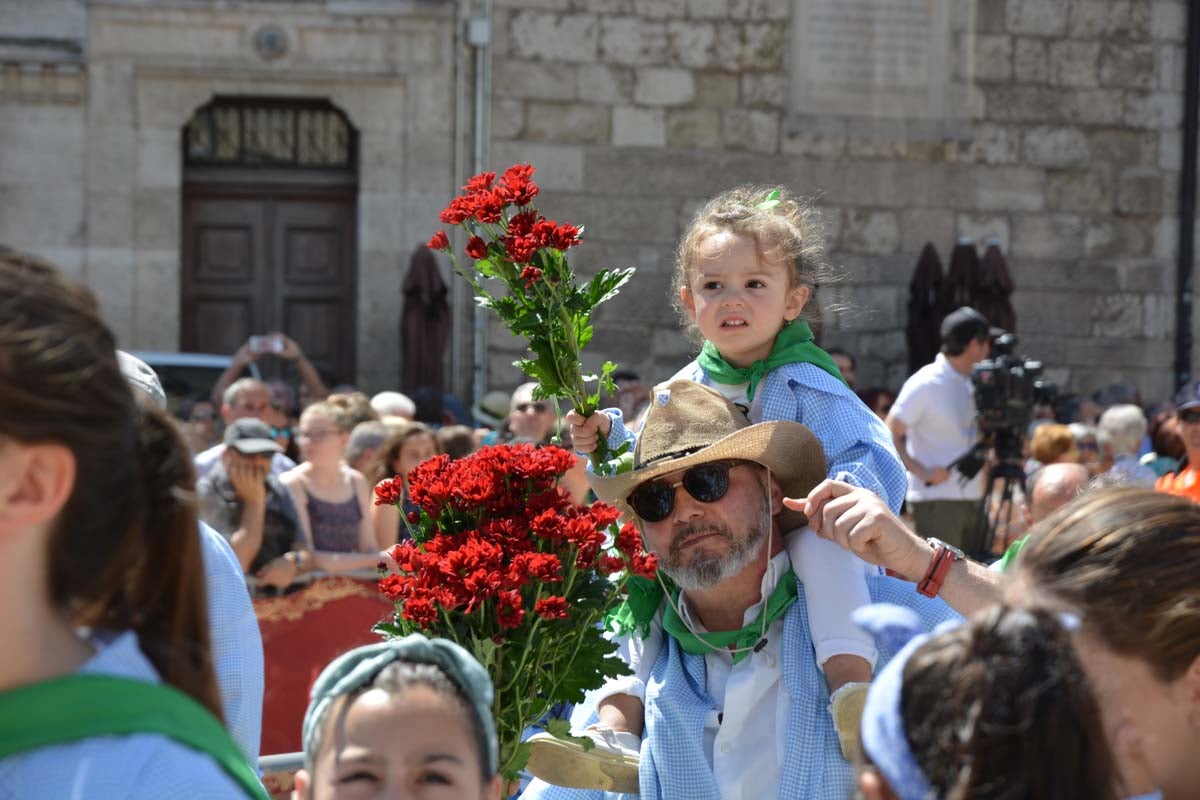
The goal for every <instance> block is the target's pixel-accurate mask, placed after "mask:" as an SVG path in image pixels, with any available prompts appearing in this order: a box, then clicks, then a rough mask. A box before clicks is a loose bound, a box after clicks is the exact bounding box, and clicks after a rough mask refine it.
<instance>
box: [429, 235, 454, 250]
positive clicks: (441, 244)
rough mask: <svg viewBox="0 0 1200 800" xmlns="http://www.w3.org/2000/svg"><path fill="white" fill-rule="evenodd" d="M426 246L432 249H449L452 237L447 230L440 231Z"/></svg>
mask: <svg viewBox="0 0 1200 800" xmlns="http://www.w3.org/2000/svg"><path fill="white" fill-rule="evenodd" d="M425 246H426V247H428V248H429V249H430V250H449V249H450V237H449V236H447V235H446V232H445V231H438V232H437V233H435V234H434V235H433V238H432V239H430V240H429V241H428V242H426V243H425Z"/></svg>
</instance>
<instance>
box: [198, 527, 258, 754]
mask: <svg viewBox="0 0 1200 800" xmlns="http://www.w3.org/2000/svg"><path fill="white" fill-rule="evenodd" d="M200 550H201V552H202V553H203V554H204V588H205V589H206V590H207V592H208V629H209V638H210V639H211V640H212V660H213V670H214V672H216V674H217V684H218V687H219V688H220V690H221V709H222V710H223V711H224V715H225V727H226V728H228V729H229V733H230V735H232V736H233V740H234V741H235V742H237V743H238V746H240V747H241V748H242V752H244V753H245V754H246V758H247V759H248V760H249V761H250V763H251V764H252V765H254V766H256V767H257V766H258V745H259V742H260V741H261V739H262V707H263V646H262V634H261V633H260V632H259V629H258V618H257V617H255V616H254V605H253V603H251V601H250V593H249V592H248V591H247V590H246V579H245V577H244V576H243V575H242V565H241V564H240V563H239V562H238V559H237V556H236V555H234V552H233V548H232V547H231V546H230V545H229V542H227V541H225V537H223V536H221V534H219V533H217V532H216V531H215V530H213V529H212V528H210V527H209V526H208V525H205V524H204V523H203V522H201V523H200Z"/></svg>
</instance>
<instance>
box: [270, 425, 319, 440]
mask: <svg viewBox="0 0 1200 800" xmlns="http://www.w3.org/2000/svg"><path fill="white" fill-rule="evenodd" d="M271 438H272V439H290V438H292V429H291V428H276V427H272V428H271ZM310 438H311V437H310Z"/></svg>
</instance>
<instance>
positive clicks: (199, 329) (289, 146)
mask: <svg viewBox="0 0 1200 800" xmlns="http://www.w3.org/2000/svg"><path fill="white" fill-rule="evenodd" d="M354 149H355V148H354V135H353V130H352V129H351V128H350V126H349V123H348V122H347V121H346V120H345V118H344V116H342V115H341V113H340V112H339V111H337V110H336V109H334V108H332V107H331V106H329V105H328V104H299V105H298V104H295V103H292V102H288V103H283V102H278V101H272V100H245V99H240V98H239V99H230V100H215V101H214V102H213V103H211V104H209V105H208V106H205V107H204V108H202V109H201V110H200V111H198V112H197V113H196V116H195V117H193V119H192V121H191V122H190V123H189V125H188V128H187V129H186V130H185V135H184V158H185V161H184V164H185V169H184V190H183V236H182V240H183V252H182V265H183V275H182V280H181V286H182V298H181V300H182V314H181V336H180V340H181V343H182V347H183V349H184V350H185V351H194V352H211V353H233V352H234V351H236V350H237V348H238V347H240V346H241V345H242V344H243V343H244V342H245V341H246V339H247V338H248V337H250V336H251V335H253V334H264V333H268V332H271V331H276V330H278V331H283V332H284V333H286V334H287V335H288V336H291V337H292V338H293V339H295V340H296V342H297V343H299V345H300V346H301V347H302V348H303V349H304V352H305V353H306V354H307V356H308V358H309V359H310V360H311V361H312V362H313V364H314V365H315V366H316V367H317V368H318V369H319V370H321V371H322V372H323V373H324V374H325V375H326V377H327V379H328V380H330V381H332V382H334V383H338V382H353V380H354V377H355V368H356V363H355V330H356V325H355V306H356V303H355V286H356V267H355V253H356V250H357V247H356V241H355V230H356V216H357V214H356V205H357V194H358V186H357V179H356V174H355V170H354ZM260 366H261V367H262V368H263V371H264V373H265V374H267V375H273V374H279V368H280V367H281V366H282V365H281V364H279V363H278V360H277V359H262V360H261V361H260Z"/></svg>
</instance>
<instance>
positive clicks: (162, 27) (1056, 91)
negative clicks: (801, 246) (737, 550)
mask: <svg viewBox="0 0 1200 800" xmlns="http://www.w3.org/2000/svg"><path fill="white" fill-rule="evenodd" d="M856 2H858V0H856ZM810 4H811V5H810ZM859 4H860V5H864V4H865V5H866V6H871V5H872V4H874V5H876V6H888V5H905V4H904V3H903V2H898V3H891V4H889V3H884V2H878V1H877V0H871V2H867V0H863V2H861V3H859ZM814 5H818V3H817V0H495V4H494V7H492V8H491V26H490V32H491V48H490V66H491V80H490V87H491V91H490V95H489V96H488V97H487V108H488V110H489V117H488V118H487V120H486V123H487V125H486V130H487V131H488V134H489V135H488V138H487V141H486V142H485V144H486V147H487V150H488V162H489V163H490V164H491V165H492V166H493V167H494V168H499V169H503V168H504V167H505V166H507V165H508V164H511V163H514V162H516V161H529V162H531V163H533V164H535V165H536V166H537V167H538V179H539V181H540V183H541V185H542V187H543V194H542V198H541V205H542V206H543V208H544V209H545V211H546V212H547V213H548V214H549V215H550V216H553V217H555V218H557V219H569V220H571V221H573V222H577V223H582V224H584V225H586V232H585V241H586V243H585V245H584V246H582V247H580V248H579V249H578V250H577V251H572V259H573V263H575V264H576V266H577V267H578V268H580V269H582V270H584V271H587V270H589V269H592V268H595V267H597V266H636V267H637V268H638V274H637V275H636V276H635V278H634V283H633V284H632V285H631V287H630V288H628V289H627V290H625V291H624V292H623V293H622V294H621V295H620V296H618V297H617V298H616V299H615V300H614V301H613V302H612V303H610V304H609V305H608V306H607V307H605V309H604V310H603V311H602V312H601V314H600V316H599V319H598V324H597V335H596V338H595V340H594V345H593V347H594V352H593V354H592V355H591V356H589V358H590V359H594V361H595V362H596V363H599V361H600V360H602V359H604V358H611V359H613V360H616V361H618V362H620V363H621V364H622V365H624V366H628V367H630V368H633V369H635V370H637V371H638V372H640V373H641V374H642V375H643V376H644V377H648V378H652V379H657V378H663V377H666V376H667V375H669V374H671V373H672V372H673V371H674V370H675V369H676V368H678V367H679V366H680V365H682V364H683V363H684V361H686V360H687V358H688V357H689V356H690V355H691V353H692V351H693V350H692V345H691V343H689V342H688V341H687V340H686V338H684V337H683V336H682V335H681V334H680V333H679V325H678V321H677V320H676V318H675V316H674V313H673V312H672V310H671V307H670V303H669V297H668V288H669V284H670V280H671V270H672V268H673V247H674V244H675V243H676V241H677V240H678V237H679V235H680V233H681V232H682V230H683V228H684V226H685V225H686V223H687V220H688V219H689V217H690V215H691V214H692V213H693V212H694V210H695V209H696V208H697V206H698V205H699V204H700V203H701V202H703V200H704V199H706V198H707V197H709V196H711V195H712V194H714V193H716V192H717V191H720V190H721V189H724V188H727V187H729V186H731V185H734V184H737V183H743V182H757V183H782V184H785V185H787V186H789V187H791V188H792V189H794V190H795V191H797V192H800V193H802V194H805V195H809V196H812V197H814V198H815V200H816V203H817V205H818V207H819V208H820V210H821V212H822V215H823V219H824V223H825V231H826V240H827V248H828V251H829V255H830V257H831V260H832V261H833V262H834V263H835V264H836V265H838V266H839V267H840V269H841V272H842V275H843V280H842V281H841V283H840V284H838V285H837V286H830V287H823V288H822V290H821V303H822V305H823V306H825V307H826V311H825V313H824V314H823V315H822V317H823V337H824V343H825V344H827V345H839V346H842V347H844V348H845V349H848V350H850V351H852V352H854V353H856V354H857V355H858V358H859V362H860V366H859V375H860V383H862V384H886V385H891V386H898V385H899V384H900V382H901V381H902V380H903V379H904V377H905V375H904V372H905V345H904V333H903V332H904V325H905V305H906V300H907V284H908V281H909V278H910V276H911V273H912V270H913V267H914V265H915V262H916V258H917V255H918V253H919V251H920V249H921V247H922V246H923V245H924V244H925V243H926V242H933V243H934V244H935V245H936V246H937V248H938V250H939V252H940V253H941V255H942V258H943V260H945V259H947V258H948V256H949V252H950V249H951V247H952V246H953V244H954V243H955V241H956V240H958V239H959V238H960V237H969V238H970V239H972V240H976V241H982V240H984V239H988V238H995V239H997V240H998V241H999V243H1000V246H1001V248H1002V249H1003V251H1004V252H1005V254H1006V255H1007V257H1008V265H1009V269H1010V271H1011V273H1012V275H1013V278H1014V280H1015V283H1016V286H1017V291H1016V292H1015V294H1014V296H1013V304H1014V306H1015V309H1016V313H1017V319H1018V326H1017V330H1018V333H1019V335H1020V337H1021V340H1022V345H1021V350H1022V351H1024V352H1026V353H1028V354H1029V355H1030V356H1032V357H1037V358H1040V359H1041V360H1042V361H1044V362H1045V363H1046V365H1047V367H1048V372H1049V373H1050V375H1051V377H1052V378H1054V379H1055V380H1057V381H1058V382H1059V384H1060V385H1062V386H1064V387H1066V388H1068V389H1070V390H1073V391H1091V390H1093V389H1095V388H1097V387H1100V386H1103V385H1106V384H1108V383H1111V382H1113V381H1117V380H1129V381H1132V382H1134V383H1135V384H1136V385H1137V386H1138V387H1139V388H1140V389H1141V390H1142V392H1143V395H1144V396H1145V397H1146V398H1147V399H1148V400H1153V399H1161V398H1164V397H1167V396H1169V394H1170V391H1171V388H1172V386H1173V375H1172V369H1171V364H1172V359H1173V347H1174V345H1173V333H1174V303H1175V294H1174V283H1175V277H1174V276H1175V253H1176V246H1177V235H1178V234H1177V232H1178V224H1177V210H1176V203H1177V199H1176V198H1177V189H1178V181H1179V173H1180V168H1181V118H1182V109H1183V69H1184V66H1183V62H1184V57H1183V54H1184V42H1183V40H1182V39H1183V34H1184V31H1185V24H1184V22H1185V16H1186V7H1185V3H1184V1H1183V0H950V2H947V3H944V4H940V7H943V8H944V9H947V12H946V13H947V15H948V16H947V18H946V19H945V20H943V21H944V22H945V25H946V36H947V38H946V41H947V42H948V43H949V46H948V48H947V53H948V56H947V58H948V59H949V61H948V64H947V66H946V67H945V69H946V70H947V73H948V74H949V75H950V80H951V81H953V82H957V83H959V84H961V88H962V91H961V93H960V94H959V95H957V100H956V104H955V106H954V108H952V109H951V112H952V113H951V114H950V115H949V116H950V117H952V119H951V120H950V122H949V124H943V125H941V126H936V125H935V126H932V127H931V126H929V125H923V124H907V123H904V124H895V122H894V121H884V122H882V123H881V122H879V121H878V120H876V121H875V122H873V123H871V124H864V123H863V121H862V120H861V119H858V118H856V117H854V116H851V115H846V114H842V115H840V116H839V115H837V114H825V115H814V114H813V113H810V112H811V109H805V108H799V107H797V103H796V101H795V99H794V98H795V92H793V91H792V89H793V88H794V81H796V80H797V79H798V77H797V67H796V59H797V56H796V53H795V52H794V51H793V48H792V44H793V42H794V39H795V37H796V36H797V32H796V29H795V27H794V26H793V21H794V20H796V19H797V17H796V15H797V14H798V13H800V11H801V10H804V9H809V8H811V7H813V6H814ZM826 5H828V3H827V2H826ZM910 5H911V4H910ZM918 5H924V4H918ZM932 5H939V4H932ZM55 7H56V8H57V13H56V12H55V11H54V8H55ZM14 9H15V10H14ZM482 10H483V8H482V7H479V8H475V7H472V6H471V5H470V4H469V3H468V2H467V0H462V2H460V3H455V2H435V0H407V1H405V0H396V1H395V2H385V1H384V0H360V1H359V2H350V1H349V0H346V1H345V2H338V1H337V0H326V2H315V1H314V2H292V3H278V2H215V1H214V2H196V0H190V1H188V2H184V1H183V0H161V1H157V2H149V1H148V0H142V1H135V0H92V1H91V2H87V3H82V2H79V0H71V1H68V0H52V2H44V3H35V2H32V0H14V2H12V3H10V4H7V10H5V11H3V12H0V14H3V15H4V16H0V23H4V24H3V27H4V28H5V30H6V38H4V39H3V42H4V44H3V46H2V47H0V61H2V62H3V65H4V66H3V83H2V84H0V104H2V105H0V241H5V242H9V243H12V244H14V245H17V246H21V247H25V248H28V249H32V250H34V251H37V252H40V253H43V254H45V255H47V256H49V257H51V258H53V259H54V260H56V261H58V262H59V263H60V264H63V265H64V266H65V267H67V268H68V269H69V270H71V271H72V272H73V273H74V274H76V275H78V276H80V277H82V278H83V279H84V280H86V281H87V282H88V283H90V284H91V285H92V286H93V287H95V288H96V290H97V292H98V293H99V294H100V296H101V298H102V300H103V302H104V304H105V307H106V309H107V310H108V312H109V314H110V316H111V317H112V318H113V319H114V320H115V321H116V322H117V326H118V331H119V333H120V335H121V338H122V341H123V342H127V343H129V345H130V346H132V347H138V348H157V349H173V348H174V347H177V346H178V345H179V342H180V330H179V329H180V325H179V321H178V320H179V316H180V307H179V306H180V297H181V285H180V281H181V279H180V272H181V266H180V265H181V251H182V249H183V248H184V246H185V244H186V243H185V242H183V241H181V240H182V238H183V234H182V232H181V199H180V198H181V193H182V185H183V183H184V176H183V167H182V166H181V164H182V160H181V138H180V137H181V131H182V129H183V127H184V126H185V125H186V124H187V122H188V120H189V119H190V118H191V116H192V115H193V114H194V113H195V111H196V110H197V109H198V108H200V107H202V106H204V105H205V104H206V103H207V102H209V101H211V100H212V99H213V98H214V97H220V96H245V95H253V96H260V97H265V96H269V97H274V98H280V97H283V98H287V97H303V98H310V99H311V98H321V99H326V100H329V101H331V102H332V103H333V105H334V106H336V107H337V108H339V109H341V110H342V111H343V112H345V114H346V116H347V117H348V119H349V120H350V122H351V124H352V125H353V126H354V127H355V129H356V130H357V131H358V135H359V144H360V147H359V152H358V158H359V163H358V195H357V197H358V200H357V217H356V220H357V221H356V226H357V228H356V242H355V259H356V263H355V267H354V268H355V270H356V282H355V287H356V288H355V293H356V294H355V301H356V310H357V314H356V333H355V334H354V336H355V341H356V343H357V354H358V355H357V378H358V380H359V381H360V382H361V383H362V384H363V385H364V386H367V387H368V388H372V389H375V388H385V387H387V386H390V385H392V384H393V383H394V381H395V376H396V375H397V372H398V362H397V359H398V355H397V354H398V352H399V349H398V348H397V347H396V346H395V334H396V331H397V328H398V325H397V320H398V318H399V313H400V302H399V279H400V270H401V267H402V266H403V264H404V263H405V262H406V259H407V257H408V254H409V253H411V251H412V249H413V247H414V246H415V245H416V244H418V243H420V242H422V241H424V240H425V239H426V238H427V237H428V235H429V234H430V233H431V232H432V231H433V230H435V229H436V227H437V222H436V215H437V211H438V210H439V209H440V207H441V205H442V204H443V203H444V201H445V200H446V199H447V198H448V197H449V196H450V195H451V194H452V193H453V191H454V188H455V186H456V185H457V183H458V182H459V181H460V180H461V179H462V177H463V176H464V175H465V174H469V171H470V168H471V166H472V164H471V159H470V146H469V143H470V136H471V133H472V131H473V130H474V126H475V122H476V121H475V120H474V119H473V118H472V117H473V115H472V113H471V102H472V97H473V92H474V88H475V87H474V78H473V75H474V73H473V71H472V66H473V53H474V51H472V50H471V48H470V47H469V45H468V44H467V41H466V37H465V35H464V30H465V27H466V25H465V23H466V20H467V19H468V18H469V17H473V16H478V15H479V14H480V13H481V12H482ZM5 17H11V18H12V19H11V20H9V19H6V18H5ZM806 19H807V18H806ZM11 21H15V22H14V23H13V24H16V23H19V25H18V27H17V28H14V27H13V24H8V23H9V22H11ZM267 25H273V26H277V27H278V28H280V29H282V31H283V32H284V33H285V35H286V40H287V42H288V46H287V49H286V52H285V53H283V54H282V55H280V56H275V57H271V58H265V57H264V56H263V55H262V53H261V52H259V51H257V50H256V45H255V37H256V33H257V32H258V31H260V30H261V29H262V28H263V26H267ZM10 32H11V33H10ZM72 43H73V44H72ZM457 283H458V284H459V285H458V287H457V288H456V291H455V302H456V307H455V311H456V317H457V318H456V323H455V343H454V346H453V348H452V354H451V355H450V358H451V359H452V366H453V374H454V387H453V388H454V389H456V390H457V391H459V392H460V393H462V394H464V395H466V394H467V393H468V392H469V389H470V386H471V380H472V376H471V369H470V367H471V363H470V362H471V359H470V350H471V346H472V337H471V325H470V312H469V308H470V303H469V298H468V297H466V296H465V294H464V293H463V292H462V291H461V282H457ZM485 339H486V344H487V353H488V357H487V360H486V362H485V367H486V375H485V379H484V385H485V386H486V387H489V388H503V387H508V386H512V385H514V384H515V383H516V382H517V381H518V380H519V375H518V374H517V373H516V371H515V369H514V368H512V366H511V362H512V361H513V360H514V358H516V357H517V355H518V348H517V346H516V344H515V343H514V342H513V341H512V340H510V339H508V338H507V336H506V335H505V334H504V332H503V331H501V330H499V329H498V328H497V326H496V325H495V324H494V323H493V324H491V325H489V326H488V330H487V333H486V336H485ZM589 366H595V365H594V364H589Z"/></svg>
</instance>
